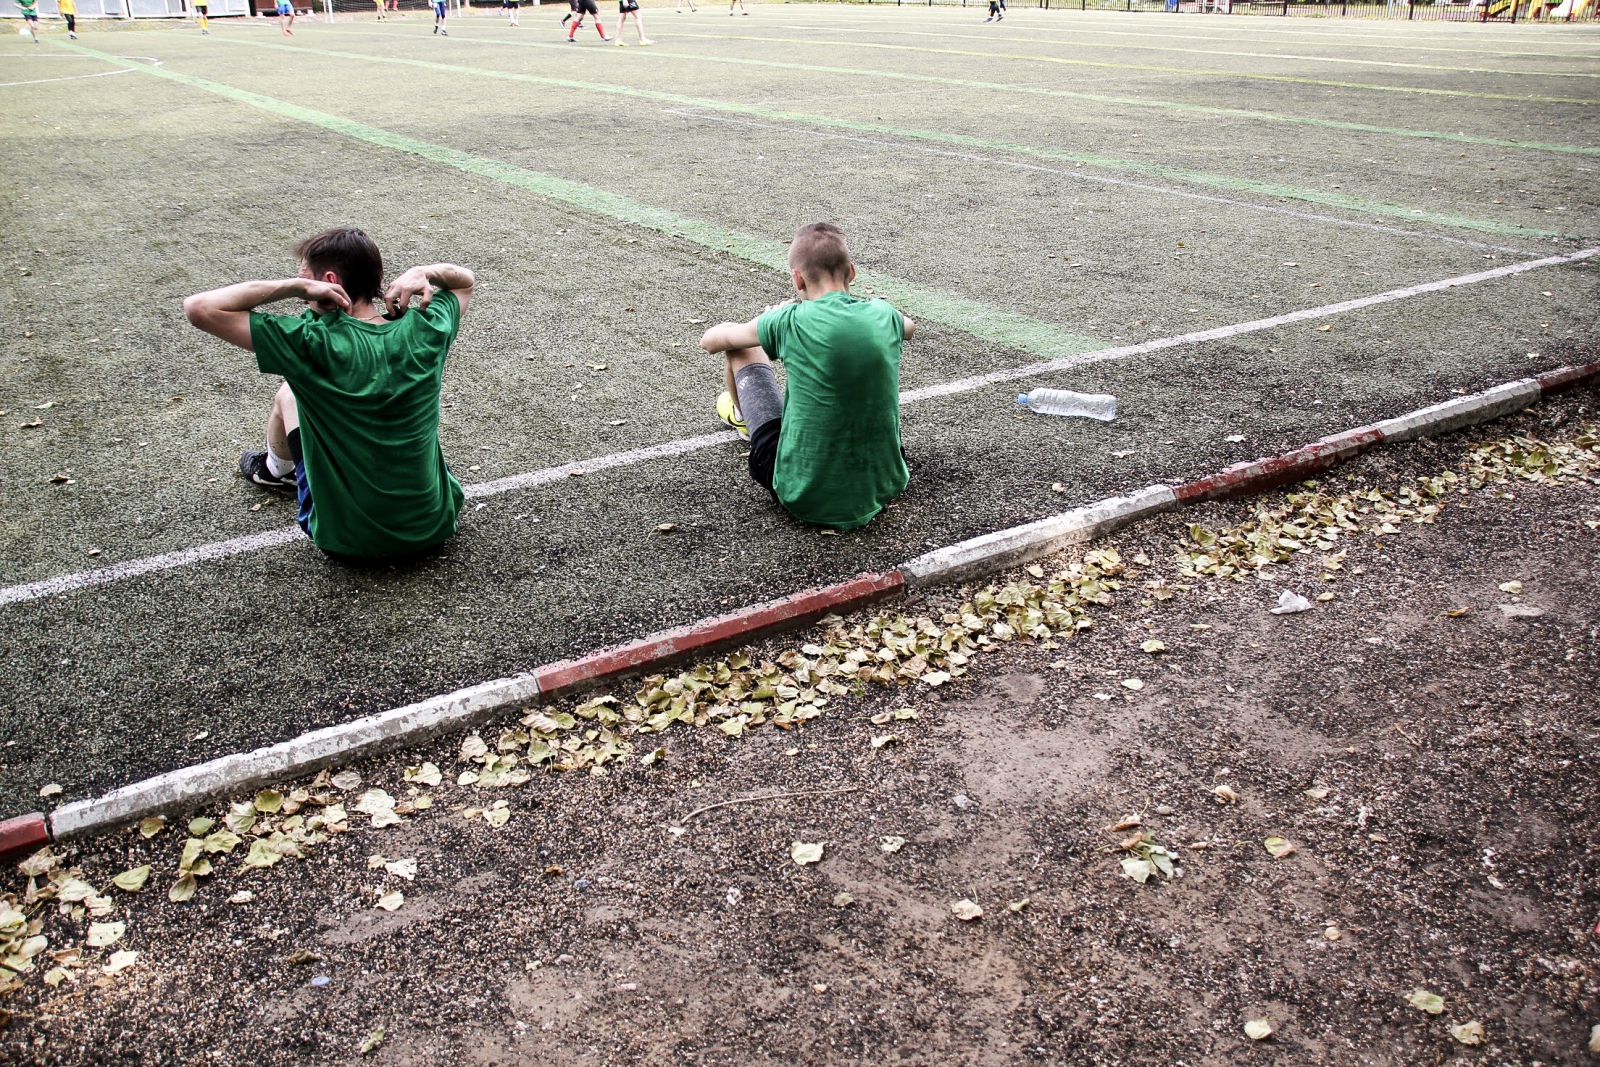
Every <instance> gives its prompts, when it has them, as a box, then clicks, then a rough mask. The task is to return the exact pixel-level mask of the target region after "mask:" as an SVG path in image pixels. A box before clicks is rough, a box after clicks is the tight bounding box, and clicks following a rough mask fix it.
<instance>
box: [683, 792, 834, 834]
mask: <svg viewBox="0 0 1600 1067" xmlns="http://www.w3.org/2000/svg"><path fill="white" fill-rule="evenodd" d="M860 791H861V787H860V786H854V785H847V786H845V787H844V788H843V789H819V790H813V791H809V792H799V793H762V794H761V795H760V796H753V797H735V798H734V799H732V800H724V801H721V802H719V803H716V804H707V805H706V806H705V807H703V808H696V809H695V810H693V811H691V812H690V813H689V814H687V815H685V816H684V817H683V822H680V823H679V824H678V825H679V826H682V825H683V823H686V822H688V821H689V820H690V819H692V818H694V817H695V816H696V815H704V814H705V813H706V812H708V811H715V810H717V809H718V808H726V807H729V806H730V805H733V804H753V803H755V802H756V801H758V800H782V799H784V798H785V797H825V796H831V795H832V794H834V793H858V792H860Z"/></svg>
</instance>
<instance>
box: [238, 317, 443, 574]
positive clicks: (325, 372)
mask: <svg viewBox="0 0 1600 1067" xmlns="http://www.w3.org/2000/svg"><path fill="white" fill-rule="evenodd" d="M460 323H461V304H460V302H459V301H458V300H457V299H456V297H455V294H454V293H452V292H450V291H449V290H447V289H441V290H439V291H437V292H436V293H435V295H434V298H433V301H432V302H431V303H430V304H429V305H428V307H427V309H426V310H419V309H417V308H415V307H413V308H412V309H411V310H409V311H407V312H406V313H405V314H404V315H402V316H400V318H398V319H395V320H394V321H392V322H363V321H362V320H360V319H355V318H351V317H350V316H349V315H346V314H343V313H342V312H336V313H334V314H331V315H319V314H318V313H317V312H316V311H313V310H307V311H306V312H305V313H304V314H303V315H300V316H299V317H298V318H295V317H291V316H288V315H263V314H261V313H259V312H252V313H251V314H250V341H251V344H252V345H253V346H254V347H255V352H256V364H257V365H258V366H259V367H260V368H261V370H262V372H263V373H266V374H281V375H283V377H284V378H286V379H287V380H288V382H289V388H290V389H292V390H294V399H295V404H296V406H297V407H298V408H299V412H300V449H301V452H302V454H303V456H304V460H305V465H306V481H307V483H308V484H309V485H310V487H311V517H310V523H309V524H310V527H311V539H312V541H314V542H316V544H317V546H318V547H319V548H322V549H325V550H327V551H329V552H339V553H343V554H345V555H350V556H362V557H366V558H369V559H370V558H382V557H385V556H400V555H405V554H407V553H411V552H418V551H421V550H422V549H425V548H428V547H430V546H432V545H436V544H438V543H439V542H441V541H443V540H445V539H446V538H448V537H449V536H450V535H451V534H453V533H455V530H456V513H457V512H458V511H460V510H461V499H462V494H461V484H460V483H459V482H457V481H456V480H455V478H454V477H453V476H452V475H451V474H450V471H449V470H448V469H447V468H446V467H445V463H444V450H443V449H442V448H440V447H439V386H440V380H441V378H442V376H443V374H444V360H445V353H446V352H448V351H449V349H450V342H451V341H453V340H455V336H456V330H457V329H458V328H459V326H460Z"/></svg>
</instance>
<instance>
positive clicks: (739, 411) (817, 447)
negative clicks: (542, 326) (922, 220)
mask: <svg viewBox="0 0 1600 1067" xmlns="http://www.w3.org/2000/svg"><path fill="white" fill-rule="evenodd" d="M789 274H790V280H791V281H793V283H794V288H795V293H796V294H797V296H798V299H797V300H791V301H787V302H785V303H783V304H780V305H778V306H776V307H773V308H770V309H768V310H767V311H766V312H764V313H762V314H761V315H758V316H757V317H756V318H753V319H751V320H750V321H749V322H724V323H722V324H720V325H717V326H713V327H711V329H709V330H707V331H706V332H705V335H704V336H703V337H701V338H700V347H701V348H704V349H705V350H706V351H707V352H713V353H720V354H721V355H722V356H723V382H724V384H725V385H726V386H727V388H726V390H725V391H724V392H723V393H722V395H721V396H719V397H718V398H717V416H718V417H719V418H720V419H722V421H723V422H725V423H727V424H728V425H729V426H731V427H733V428H734V429H735V430H737V431H738V432H739V434H740V436H742V437H745V438H747V439H748V440H749V442H750V477H751V478H753V479H755V481H756V482H757V483H758V484H759V485H761V486H762V487H764V488H766V489H768V490H770V491H771V492H772V495H773V496H774V497H775V498H777V501H778V503H779V504H780V505H782V506H783V508H784V510H785V511H787V512H789V513H790V514H791V515H793V516H794V517H795V518H797V519H800V520H802V521H804V522H810V523H816V524H817V525H819V526H831V527H833V528H835V529H840V530H853V529H855V528H856V527H858V526H865V525H866V524H867V523H868V522H870V521H871V520H872V518H873V517H874V516H875V515H877V514H878V513H879V512H880V511H882V510H883V509H884V507H885V506H886V505H887V504H888V503H889V501H891V500H893V499H894V498H895V497H896V496H898V495H899V494H900V493H901V492H902V491H903V490H904V489H905V487H906V485H907V483H908V482H909V481H910V478H911V474H910V472H909V471H908V470H907V469H906V461H905V455H904V453H902V452H901V450H900V356H901V349H902V347H903V345H904V343H905V342H906V341H909V340H911V337H912V334H913V333H914V331H915V329H916V325H915V324H914V323H913V322H912V321H911V320H910V319H908V318H906V317H905V316H904V315H902V314H900V312H898V311H896V310H895V309H894V307H893V306H892V305H891V304H889V303H888V302H887V301H884V300H874V299H867V300H863V299H861V298H860V297H856V296H853V295H851V293H850V283H851V282H852V281H854V280H855V276H856V268H855V265H854V264H853V263H852V262H851V261H850V250H849V249H848V248H847V247H846V246H845V241H844V233H843V231H841V230H840V229H839V227H837V226H835V225H833V224H832V223H827V222H814V223H812V224H810V225H809V226H802V227H800V230H799V232H798V233H796V234H795V235H794V241H793V242H792V243H791V244H790V245H789ZM774 359H779V360H782V361H783V366H784V369H785V371H787V376H788V386H789V391H788V395H787V396H785V395H784V390H783V387H782V386H780V385H779V384H778V379H777V375H776V374H775V373H774V372H773V369H772V360H774Z"/></svg>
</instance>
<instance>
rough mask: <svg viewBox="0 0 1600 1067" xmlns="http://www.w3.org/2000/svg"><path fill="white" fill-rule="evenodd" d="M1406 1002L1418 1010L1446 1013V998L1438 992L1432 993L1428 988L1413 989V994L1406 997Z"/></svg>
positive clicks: (1431, 1013)
mask: <svg viewBox="0 0 1600 1067" xmlns="http://www.w3.org/2000/svg"><path fill="white" fill-rule="evenodd" d="M1406 1003H1407V1004H1410V1005H1411V1006H1412V1007H1413V1008H1416V1009H1417V1010H1418V1011H1425V1012H1427V1013H1428V1014H1429V1015H1442V1014H1443V1013H1444V998H1443V997H1441V996H1440V995H1439V994H1437V993H1430V992H1428V991H1427V990H1426V989H1413V990H1412V991H1411V995H1410V996H1408V997H1406Z"/></svg>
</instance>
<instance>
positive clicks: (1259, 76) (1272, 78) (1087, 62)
mask: <svg viewBox="0 0 1600 1067" xmlns="http://www.w3.org/2000/svg"><path fill="white" fill-rule="evenodd" d="M675 36H677V37H695V38H703V39H706V40H714V41H759V42H761V43H763V44H800V45H810V46H812V47H826V48H878V49H886V50H889V51H895V52H927V53H929V54H932V55H946V56H976V57H978V58H980V59H1012V60H1021V61H1023V62H1026V63H1060V64H1064V65H1066V66H1071V67H1102V68H1105V69H1108V70H1147V71H1151V72H1154V73H1157V74H1184V75H1189V76H1199V77H1214V78H1249V79H1251V80H1254V81H1269V82H1287V83H1290V84H1294V85H1327V86H1332V87H1333V88H1336V89H1370V90H1372V91H1373V92H1380V93H1417V94H1421V95H1423V96H1452V97H1464V98H1467V99H1472V100H1514V101H1518V102H1521V103H1538V104H1600V99H1594V98H1588V97H1571V96H1541V95H1538V94H1535V93H1485V92H1477V91H1474V90H1470V89H1437V88H1429V87H1427V86H1421V85H1379V84H1376V83H1373V82H1346V81H1333V80H1330V79H1326V78H1299V77H1295V76H1294V75H1291V74H1265V73H1261V72H1259V71H1248V70H1209V69H1205V68H1202V67H1161V66H1155V65H1153V64H1149V63H1115V62H1112V61H1110V60H1101V59H1068V58H1066V57H1064V56H1041V55H1032V54H1029V53H1025V52H985V51H980V50H978V49H970V48H928V47H925V46H923V45H914V44H887V43H884V42H882V41H819V40H816V39H815V38H807V37H760V36H755V35H751V34H733V33H726V34H724V33H680V34H676V35H675Z"/></svg>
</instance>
